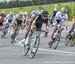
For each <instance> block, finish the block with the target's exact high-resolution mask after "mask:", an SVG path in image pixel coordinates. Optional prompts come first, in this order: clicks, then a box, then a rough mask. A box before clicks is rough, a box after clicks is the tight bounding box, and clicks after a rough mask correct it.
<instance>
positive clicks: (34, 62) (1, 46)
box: [0, 23, 75, 64]
mask: <svg viewBox="0 0 75 64" xmlns="http://www.w3.org/2000/svg"><path fill="white" fill-rule="evenodd" d="M70 25H71V23H69V26H70ZM44 27H45V26H43V28H44ZM51 30H52V27H50V32H51ZM24 31H25V30H23V31H22V32H23V33H22V34H20V35H19V36H18V37H17V40H18V41H20V40H21V39H23V38H24ZM66 33H67V31H63V32H62V38H61V41H60V44H59V46H58V48H57V49H56V50H54V49H53V48H49V47H48V44H47V42H48V40H49V38H50V34H49V35H48V37H47V38H44V37H43V36H44V34H42V35H41V43H40V47H39V50H38V52H37V55H36V56H35V58H34V59H30V58H29V56H28V55H27V56H26V57H25V56H24V52H23V47H22V46H20V45H15V44H11V43H10V41H11V40H10V34H9V33H8V34H7V36H6V38H5V39H0V64H75V46H74V47H71V46H70V45H68V46H65V38H64V37H65V35H66ZM0 35H1V33H0Z"/></svg>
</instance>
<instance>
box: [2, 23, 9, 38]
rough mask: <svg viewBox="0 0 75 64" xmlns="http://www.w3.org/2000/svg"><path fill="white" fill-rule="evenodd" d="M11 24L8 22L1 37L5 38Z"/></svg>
mask: <svg viewBox="0 0 75 64" xmlns="http://www.w3.org/2000/svg"><path fill="white" fill-rule="evenodd" d="M8 29H9V24H6V28H5V29H4V30H2V35H1V39H3V38H5V36H6V34H7V33H8Z"/></svg>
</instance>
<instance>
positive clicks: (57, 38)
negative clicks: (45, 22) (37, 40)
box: [48, 26, 61, 49]
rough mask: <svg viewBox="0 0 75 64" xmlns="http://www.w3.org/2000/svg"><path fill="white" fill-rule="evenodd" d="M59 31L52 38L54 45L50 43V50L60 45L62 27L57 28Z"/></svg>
mask: <svg viewBox="0 0 75 64" xmlns="http://www.w3.org/2000/svg"><path fill="white" fill-rule="evenodd" d="M56 27H57V29H56V31H55V33H54V36H53V37H52V43H50V44H49V43H48V45H49V48H51V47H53V48H54V49H56V48H57V47H58V45H59V42H60V38H61V31H60V28H61V26H56Z"/></svg>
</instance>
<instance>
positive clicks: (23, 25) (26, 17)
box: [22, 11, 28, 28]
mask: <svg viewBox="0 0 75 64" xmlns="http://www.w3.org/2000/svg"><path fill="white" fill-rule="evenodd" d="M27 19H28V13H27V12H26V11H25V12H24V13H23V23H22V28H25V26H26V22H27Z"/></svg>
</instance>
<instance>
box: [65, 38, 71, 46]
mask: <svg viewBox="0 0 75 64" xmlns="http://www.w3.org/2000/svg"><path fill="white" fill-rule="evenodd" d="M69 43H70V39H69V38H66V43H65V46H67V45H68V44H69Z"/></svg>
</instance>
